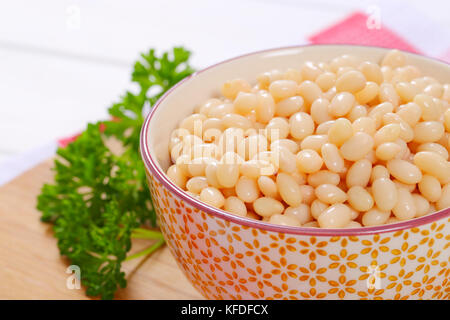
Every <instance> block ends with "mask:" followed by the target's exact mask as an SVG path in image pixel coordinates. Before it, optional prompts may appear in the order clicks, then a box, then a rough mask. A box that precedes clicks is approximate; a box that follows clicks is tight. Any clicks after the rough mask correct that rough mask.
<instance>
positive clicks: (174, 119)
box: [147, 45, 450, 172]
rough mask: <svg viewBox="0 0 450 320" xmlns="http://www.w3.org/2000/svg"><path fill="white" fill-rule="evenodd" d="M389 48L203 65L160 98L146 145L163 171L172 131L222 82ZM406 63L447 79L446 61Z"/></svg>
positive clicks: (322, 50) (292, 52) (371, 56)
mask: <svg viewBox="0 0 450 320" xmlns="http://www.w3.org/2000/svg"><path fill="white" fill-rule="evenodd" d="M387 51H389V49H384V48H377V47H364V46H349V45H315V46H302V47H290V48H282V49H274V50H267V51H263V52H257V53H252V54H248V55H245V56H241V57H237V58H233V59H230V60H227V61H224V62H222V63H218V64H216V65H213V66H211V67H209V68H206V69H204V70H202V71H200V72H198V73H196V74H195V75H194V76H192V77H191V78H189V79H188V80H187V81H184V82H182V83H181V84H179V85H178V86H176V87H175V88H174V89H173V90H171V92H170V94H167V95H166V96H165V97H164V99H162V101H160V103H159V105H158V107H157V108H156V110H154V112H153V115H152V117H151V119H150V122H149V124H148V127H149V130H148V131H147V144H148V151H149V153H150V155H151V158H152V159H155V160H156V162H157V163H156V165H157V166H158V167H159V168H160V169H162V170H163V171H164V172H165V171H166V170H167V168H168V167H169V166H170V155H169V151H168V147H167V146H168V143H169V138H170V134H171V132H172V131H173V130H174V129H175V128H176V127H177V126H178V124H179V123H180V122H181V120H182V119H184V118H185V117H186V116H188V115H190V114H192V112H193V110H194V108H195V107H196V106H197V105H198V104H201V103H203V102H205V101H206V100H207V99H209V98H214V97H218V96H219V95H220V87H221V85H222V84H223V83H224V82H225V81H227V80H230V79H235V78H242V79H245V80H247V81H249V82H250V83H255V82H256V76H257V75H258V74H259V73H261V72H264V71H269V70H272V69H280V70H285V69H287V68H299V67H300V66H301V65H302V64H303V63H304V62H305V61H308V60H309V61H314V62H320V61H329V60H331V59H333V58H334V57H336V56H339V55H342V54H352V55H355V56H358V57H362V58H364V59H365V60H369V61H373V62H379V61H380V60H381V59H382V57H383V56H384V54H385V53H386V52H387ZM405 54H406V56H407V60H408V61H407V62H408V63H409V64H413V65H415V66H417V67H418V68H419V69H420V70H421V71H422V72H423V73H424V74H425V75H429V76H432V77H434V78H436V79H437V80H439V81H441V82H443V83H448V82H450V66H449V65H448V64H445V63H442V62H439V61H436V60H432V59H429V58H425V57H422V56H419V55H416V54H410V53H405Z"/></svg>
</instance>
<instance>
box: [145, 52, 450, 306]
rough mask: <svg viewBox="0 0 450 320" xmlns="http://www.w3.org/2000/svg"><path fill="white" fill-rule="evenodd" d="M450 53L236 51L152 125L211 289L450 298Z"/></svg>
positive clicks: (179, 239)
mask: <svg viewBox="0 0 450 320" xmlns="http://www.w3.org/2000/svg"><path fill="white" fill-rule="evenodd" d="M449 151H450V66H449V65H448V64H446V63H444V62H441V61H438V60H434V59H431V58H427V57H423V56H420V55H416V54H411V53H406V52H401V51H397V50H389V49H384V48H377V47H366V46H350V45H312V46H294V47H286V48H279V49H271V50H265V51H261V52H256V53H251V54H247V55H243V56H240V57H236V58H233V59H230V60H227V61H224V62H221V63H218V64H216V65H213V66H211V67H208V68H206V69H204V70H202V71H199V72H197V73H195V74H193V75H192V76H190V77H188V78H186V79H185V80H183V81H181V82H180V83H178V84H177V85H176V86H174V87H173V88H172V89H171V90H169V91H168V92H167V93H166V94H165V95H164V96H163V97H162V98H161V99H160V100H159V101H158V102H157V103H156V104H155V106H154V107H153V109H152V111H151V113H150V114H149V115H148V117H147V119H146V121H145V123H144V126H143V128H142V132H141V154H142V158H143V160H144V163H145V166H146V169H147V176H148V181H149V188H150V192H151V195H152V199H153V204H154V206H155V208H156V212H157V214H158V218H159V224H160V227H161V230H162V232H163V234H164V236H165V239H166V241H167V244H168V246H169V248H170V250H171V252H172V254H173V255H174V257H175V258H176V260H177V262H178V264H179V265H180V267H181V269H182V270H183V271H184V273H185V274H186V276H187V277H188V279H189V280H190V281H191V282H192V284H193V285H194V286H195V287H196V288H197V289H198V290H199V291H200V292H201V293H202V294H203V295H204V296H205V297H206V298H209V299H449V297H450V281H449V278H450V254H449V253H450V208H449V207H450V162H449V161H448V160H449Z"/></svg>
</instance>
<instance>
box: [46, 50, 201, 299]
mask: <svg viewBox="0 0 450 320" xmlns="http://www.w3.org/2000/svg"><path fill="white" fill-rule="evenodd" d="M189 56H190V52H189V51H187V50H185V49H184V48H181V47H178V48H174V49H173V50H172V51H170V52H165V53H163V54H162V55H161V56H158V55H157V54H156V53H155V51H154V50H153V49H152V50H150V51H149V52H148V53H146V54H142V55H141V59H140V60H139V61H137V62H136V63H135V65H134V71H133V73H132V81H133V82H135V83H136V84H137V85H138V90H137V93H133V92H132V91H127V92H126V93H125V95H124V96H123V97H122V98H121V100H120V101H119V102H118V103H115V104H114V105H113V106H112V107H110V108H109V114H110V115H111V116H112V120H110V121H103V122H97V123H94V124H88V126H87V128H86V130H85V131H84V132H83V133H82V134H81V135H80V136H79V137H78V138H77V139H76V140H75V141H74V142H72V143H70V144H69V145H68V146H67V147H65V148H59V149H58V150H57V155H58V157H57V158H56V159H55V161H54V171H55V177H54V183H52V184H45V185H44V186H43V187H42V190H41V194H40V195H39V196H38V204H37V208H38V209H39V210H40V211H41V212H42V216H41V220H42V221H44V222H49V223H52V224H53V225H54V227H53V230H54V236H55V237H56V238H57V240H58V248H59V250H60V253H61V255H62V256H65V257H67V258H68V259H69V260H70V261H71V263H72V264H75V265H78V266H79V267H80V270H81V280H82V283H83V284H84V286H85V288H86V294H87V295H89V296H100V297H101V298H102V299H112V298H114V294H115V292H116V290H117V289H118V288H119V287H120V288H124V287H126V283H127V282H126V279H125V273H124V272H123V271H122V263H123V262H124V261H125V260H130V259H133V258H137V257H140V256H143V255H148V254H151V253H152V252H154V251H155V250H157V249H158V248H159V247H161V246H162V245H163V244H164V239H163V238H162V235H161V233H160V232H159V231H157V229H155V228H157V224H156V215H155V211H154V209H153V205H152V202H151V198H150V195H149V192H148V189H147V185H146V176H145V168H144V165H143V163H142V161H141V159H140V155H139V133H140V129H141V126H142V124H143V121H144V116H145V115H144V113H145V110H146V108H150V107H151V106H152V105H153V104H154V103H155V102H156V101H157V100H158V98H160V97H161V95H162V94H164V92H166V91H167V90H168V89H169V88H170V87H172V86H173V85H174V84H176V83H177V82H179V81H180V80H182V79H183V78H185V77H186V76H188V75H190V74H191V73H192V72H193V69H192V68H191V67H190V66H189V63H188V60H189ZM108 137H110V139H107V138H108ZM112 138H115V139H114V140H118V141H119V143H120V145H121V148H120V149H122V150H121V152H120V154H117V153H115V152H113V151H112V150H111V149H110V147H109V146H108V143H107V141H108V140H111V139H112ZM148 227H153V228H154V229H148ZM132 238H141V239H142V238H143V239H149V240H152V244H151V245H150V246H149V247H148V248H146V249H144V250H143V251H141V252H138V253H136V254H133V255H129V256H128V257H127V253H128V252H129V251H130V249H131V239H132Z"/></svg>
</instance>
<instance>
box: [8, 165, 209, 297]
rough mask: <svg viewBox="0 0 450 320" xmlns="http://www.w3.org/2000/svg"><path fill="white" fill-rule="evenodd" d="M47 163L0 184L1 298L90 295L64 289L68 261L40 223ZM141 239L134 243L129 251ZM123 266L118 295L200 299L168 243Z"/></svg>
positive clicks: (48, 227)
mask: <svg viewBox="0 0 450 320" xmlns="http://www.w3.org/2000/svg"><path fill="white" fill-rule="evenodd" d="M52 163H53V160H51V159H49V160H47V161H44V162H42V163H41V164H39V165H38V166H36V167H35V168H33V169H31V170H29V171H27V172H25V173H24V174H22V175H21V176H20V177H18V178H16V179H15V180H13V181H11V182H10V183H8V184H6V185H4V186H2V187H0V299H88V298H89V297H87V296H86V295H85V294H84V288H83V287H82V288H81V289H68V288H67V286H66V281H67V278H68V277H69V276H70V274H67V273H66V269H67V267H68V266H69V265H70V263H69V261H68V260H67V259H64V258H62V257H61V256H60V255H59V251H58V248H57V246H56V239H55V238H54V237H53V235H52V228H51V225H49V224H46V223H42V222H40V220H39V217H40V212H39V211H37V210H36V208H35V207H36V197H37V195H38V194H39V192H40V189H41V187H42V184H43V183H44V182H49V181H51V180H52V171H51V167H52ZM146 244H148V243H145V242H143V241H140V242H138V241H137V242H133V249H132V252H134V251H138V250H139V249H141V248H143V247H144V246H145V245H146ZM123 268H124V270H125V272H126V274H127V280H128V285H127V288H125V289H121V290H119V291H118V292H117V295H116V298H117V299H202V296H201V295H200V294H199V293H198V292H197V291H196V290H195V289H194V288H193V286H192V285H191V284H190V282H189V281H188V280H187V278H186V277H185V276H184V275H183V273H182V272H181V270H180V269H179V268H178V266H177V264H176V262H175V259H174V258H173V256H172V255H171V253H170V252H169V250H168V248H167V247H164V248H163V249H161V250H158V251H157V252H156V253H155V254H154V255H152V256H151V257H149V258H148V259H145V258H142V259H135V260H131V261H128V262H125V263H124V265H123ZM81 272H83V271H82V270H81Z"/></svg>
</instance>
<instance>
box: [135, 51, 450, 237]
mask: <svg viewBox="0 0 450 320" xmlns="http://www.w3.org/2000/svg"><path fill="white" fill-rule="evenodd" d="M310 46H322V45H297V46H288V47H280V48H273V49H267V50H261V51H256V52H251V53H248V54H244V55H240V56H237V57H234V58H231V59H227V60H224V61H222V62H219V63H216V64H214V65H211V66H209V67H206V68H204V69H202V70H200V71H197V72H195V73H193V74H191V75H190V76H188V77H186V78H184V79H183V80H181V81H180V82H178V83H177V84H176V85H174V86H173V87H172V88H170V89H169V90H168V91H167V92H166V93H165V94H164V95H163V96H162V97H161V98H160V99H159V100H158V101H157V102H156V103H155V105H154V106H153V108H152V110H151V112H150V113H149V114H148V115H147V118H146V119H145V121H144V125H143V126H142V129H141V135H140V151H141V157H142V159H143V160H144V163H145V166H146V168H147V170H149V171H150V172H151V173H152V174H153V175H154V176H155V178H156V179H157V180H158V181H159V182H160V183H162V184H163V185H164V186H165V187H166V188H167V189H168V190H169V191H170V192H172V193H173V194H175V195H176V196H178V197H180V198H181V199H182V200H184V201H186V202H187V203H189V204H190V205H192V206H193V207H195V208H197V209H199V210H201V211H204V212H206V213H208V214H210V215H213V216H215V217H218V218H221V219H224V220H227V221H231V222H234V223H236V224H239V225H244V226H248V227H252V228H256V229H262V230H266V231H272V232H279V233H287V234H300V235H312V236H356V235H370V234H378V233H385V232H393V231H398V230H404V229H410V228H415V227H419V226H421V225H425V224H428V223H431V222H434V221H437V220H441V219H443V218H446V217H450V208H447V209H444V210H441V211H437V212H435V213H432V214H428V215H425V216H423V217H420V218H415V219H411V220H406V221H403V222H397V223H393V224H386V225H381V226H375V227H361V228H345V229H322V228H304V227H289V226H281V225H276V224H270V223H266V222H263V221H258V220H253V219H250V218H245V217H239V216H237V215H233V214H232V213H229V212H227V211H225V210H222V209H217V208H215V207H212V206H210V205H208V204H206V203H204V202H201V201H199V200H197V199H195V198H193V197H191V196H190V195H188V194H187V193H186V192H185V191H184V190H182V189H181V188H179V187H178V186H177V185H175V184H174V183H173V182H172V181H170V179H169V178H168V177H167V175H166V173H165V172H163V171H162V170H161V169H160V168H159V167H158V165H157V164H156V162H155V160H154V159H153V158H152V156H151V155H150V152H149V149H148V141H147V132H148V130H149V124H150V120H151V118H152V117H153V115H154V114H155V111H156V109H157V108H158V107H159V106H160V105H161V103H162V102H163V101H164V100H165V99H166V97H167V96H168V95H170V94H172V93H173V92H174V91H175V90H176V89H177V88H178V87H179V86H180V85H182V84H183V83H185V82H187V81H193V80H194V79H195V77H196V75H198V74H200V73H202V72H204V71H206V70H209V69H212V68H214V67H216V66H218V65H221V64H224V63H227V62H230V61H233V60H236V59H240V58H242V57H247V56H251V55H255V54H259V53H266V52H271V51H278V50H284V49H292V48H302V47H310ZM324 46H333V44H326V45H324ZM336 46H355V47H371V48H377V49H389V48H382V47H375V46H358V45H346V44H338V45H336ZM407 54H410V55H411V54H412V55H416V56H419V57H422V58H424V59H429V60H434V61H437V62H439V63H443V64H447V63H446V62H443V61H440V60H438V59H432V58H428V57H425V56H422V55H418V54H414V53H411V52H407Z"/></svg>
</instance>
